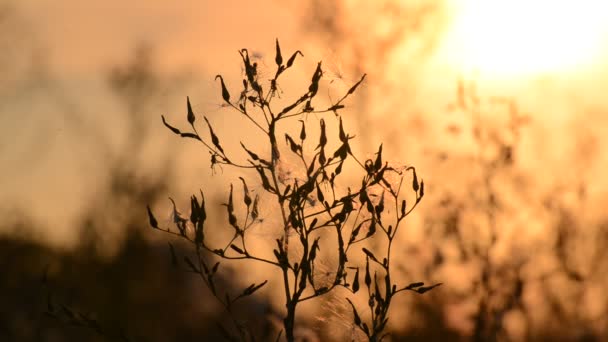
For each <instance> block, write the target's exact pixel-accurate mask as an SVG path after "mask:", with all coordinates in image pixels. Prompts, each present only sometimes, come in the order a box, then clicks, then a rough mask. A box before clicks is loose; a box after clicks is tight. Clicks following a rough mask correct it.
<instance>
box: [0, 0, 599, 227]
mask: <svg viewBox="0 0 608 342" xmlns="http://www.w3.org/2000/svg"><path fill="white" fill-rule="evenodd" d="M471 1H473V0H471ZM419 3H421V2H419V1H401V2H397V1H384V2H383V4H384V5H382V6H385V7H387V8H388V7H389V6H388V5H387V4H392V5H391V6H394V7H395V9H392V10H391V11H393V12H390V11H388V10H386V8H384V7H382V6H377V7H374V6H373V5H370V4H367V5H365V8H364V10H362V8H363V7H362V6H363V4H362V3H360V2H357V1H351V2H344V5H343V6H342V7H340V10H341V12H340V16H337V17H334V20H335V24H336V26H337V27H338V28H339V31H340V34H342V35H343V41H341V44H337V46H334V48H335V49H333V48H329V47H328V46H327V45H328V44H324V43H323V42H325V40H324V39H325V38H326V37H324V35H323V34H322V33H323V32H320V30H321V31H322V29H320V28H309V27H306V26H305V24H304V22H305V21H304V20H305V19H306V18H305V17H304V15H305V13H309V12H304V11H303V10H302V6H300V3H298V2H295V1H294V2H290V3H288V4H286V3H284V2H280V1H276V0H261V1H255V2H254V1H245V0H239V1H237V0H230V1H222V2H216V1H181V2H176V3H170V4H169V3H167V2H166V1H160V0H134V1H128V2H125V1H117V0H114V1H107V0H105V1H101V0H99V1H76V0H63V1H51V0H20V1H13V3H12V6H13V7H14V8H15V9H16V11H15V13H16V16H15V22H17V23H20V24H18V25H17V26H18V27H19V28H25V29H26V30H23V31H21V30H17V31H16V32H20V34H22V35H23V37H24V38H23V39H24V41H25V42H21V43H19V44H25V45H24V46H27V44H28V41H30V40H31V41H32V42H33V44H34V45H36V46H38V49H30V50H31V51H33V52H32V53H33V54H34V55H36V53H38V54H42V56H39V57H38V59H39V60H40V61H42V62H43V63H42V64H43V65H46V69H45V70H47V72H48V74H49V76H48V77H50V78H51V79H53V80H54V81H53V82H56V83H53V87H52V89H44V90H40V89H38V90H35V89H34V90H31V88H27V89H30V90H31V91H32V95H31V96H29V97H24V96H23V94H24V93H23V92H21V93H19V94H21V95H22V96H21V97H20V96H18V95H19V94H18V93H16V91H15V89H16V88H14V87H13V88H11V87H9V88H6V89H3V88H0V91H4V93H0V97H5V99H8V100H9V101H5V104H4V105H3V106H2V107H0V114H1V115H2V116H3V117H5V118H8V120H5V122H4V123H3V125H2V128H0V133H1V138H0V144H1V145H0V152H1V156H0V163H1V164H2V165H6V167H3V170H2V173H3V175H4V176H3V177H2V180H0V187H2V188H3V189H5V190H4V192H3V195H1V197H0V200H2V201H5V202H7V201H10V202H13V201H16V205H17V206H23V205H27V206H31V207H33V208H35V209H33V211H34V212H36V214H35V216H36V217H38V218H39V219H41V220H42V221H45V222H47V223H48V224H49V225H55V226H57V227H58V228H56V230H57V231H62V230H65V231H70V229H71V228H70V224H69V222H72V221H73V220H74V217H75V216H74V215H75V214H76V213H77V212H78V204H79V203H81V202H82V201H83V200H84V201H86V198H88V197H87V196H91V195H90V189H91V187H93V188H94V187H95V186H96V180H95V177H96V176H97V175H98V172H99V171H98V168H99V166H100V165H101V164H102V163H101V162H100V161H99V160H95V158H93V157H91V156H90V153H88V152H87V147H86V145H78V144H76V145H75V144H74V143H73V139H74V135H75V133H74V132H71V131H70V130H69V129H67V128H66V127H67V126H66V121H65V120H71V119H69V118H74V117H77V118H80V119H82V120H84V121H85V122H89V123H92V124H93V125H98V124H100V123H103V122H106V121H108V120H107V119H106V118H104V117H103V116H101V115H100V113H114V115H116V116H117V117H118V116H119V110H118V108H119V107H118V106H119V105H118V104H117V103H116V99H115V98H113V97H112V96H111V94H109V93H108V90H107V89H105V88H104V84H103V78H102V74H101V72H103V71H107V70H108V69H109V68H110V67H111V66H113V65H116V64H123V63H124V62H125V61H126V60H127V58H128V57H129V56H131V55H132V52H133V49H134V46H135V45H136V44H138V43H141V42H144V43H148V44H150V45H151V46H153V48H154V51H155V52H156V58H157V59H156V63H157V65H158V66H159V67H160V68H161V69H162V70H164V71H166V72H170V71H182V72H184V71H185V72H189V73H190V74H191V75H197V76H196V77H205V80H204V81H201V83H199V84H196V85H190V86H189V87H190V88H189V89H190V90H189V92H188V94H191V95H192V96H193V98H194V99H195V100H194V101H193V102H195V103H196V104H197V108H201V109H206V108H209V107H210V106H209V105H208V103H209V102H210V101H212V100H210V98H212V97H211V96H210V98H206V96H207V95H201V96H198V95H197V96H194V95H196V94H203V93H204V91H203V90H209V89H210V88H211V89H214V88H212V87H214V86H215V83H213V82H212V81H210V80H207V79H208V78H209V77H208V76H209V75H213V74H215V73H217V72H221V73H223V74H230V73H231V72H234V71H235V68H237V65H238V64H237V63H238V55H237V54H236V51H237V49H239V48H242V47H246V46H248V47H251V48H253V49H255V50H259V51H262V52H265V54H266V55H272V48H273V41H274V38H275V37H278V38H279V39H280V40H281V41H282V42H283V46H284V48H285V49H286V50H288V51H292V50H293V49H296V48H299V49H302V50H304V51H305V56H306V58H305V60H306V62H305V63H304V64H303V65H312V64H313V63H314V62H315V61H316V60H317V59H319V58H326V56H331V55H338V57H337V58H338V61H341V62H343V64H344V65H345V66H347V67H348V66H353V65H354V66H355V69H357V70H364V71H365V72H368V74H369V78H368V88H366V94H365V98H366V101H367V102H366V103H367V104H366V105H365V106H364V107H361V108H359V109H354V110H355V111H359V112H358V114H357V116H355V117H358V118H363V116H362V115H364V114H365V115H367V117H368V120H372V119H369V118H374V119H373V124H374V125H375V126H370V127H375V128H376V129H378V128H381V130H379V131H382V132H383V133H386V135H387V136H389V137H388V138H387V139H389V138H390V139H393V138H394V137H393V136H397V137H398V133H397V130H396V129H397V128H396V127H395V126H394V125H391V123H390V119H389V118H388V117H387V115H388V113H391V112H394V108H395V107H396V106H399V107H397V108H399V109H400V115H401V118H402V119H403V120H404V122H409V123H410V124H411V123H415V122H424V121H425V120H426V122H430V123H433V124H431V125H429V124H427V125H425V126H424V125H423V126H424V127H426V128H425V129H426V130H422V129H420V130H419V129H414V130H413V132H412V134H410V135H409V137H410V138H412V139H413V137H415V136H416V134H421V135H422V134H444V131H443V130H442V129H443V128H442V127H443V126H444V125H445V124H446V121H449V120H448V119H446V118H447V117H446V115H445V108H446V106H447V105H448V103H449V102H451V101H453V99H454V94H455V84H456V80H457V78H458V76H459V75H464V76H465V77H474V76H475V74H474V73H471V72H470V70H467V71H466V72H465V71H463V70H458V67H456V66H455V63H454V59H456V60H458V58H462V55H459V57H458V58H455V57H454V54H453V52H451V51H452V50H449V48H454V46H453V45H450V44H447V45H446V46H447V48H443V45H441V44H438V45H436V44H429V45H430V48H429V49H428V50H425V49H423V47H424V43H423V42H424V41H426V40H431V39H434V38H433V37H435V35H439V34H442V31H441V30H442V29H445V28H446V27H448V26H449V24H452V23H454V22H456V21H455V17H454V13H455V12H449V11H448V12H445V13H439V14H438V15H436V16H431V19H430V21H429V22H427V23H424V22H423V23H420V24H416V25H413V24H412V25H411V27H410V26H408V25H405V24H404V25H402V26H403V27H405V28H403V29H404V30H405V31H406V32H407V33H408V34H409V35H396V36H394V37H392V38H390V39H388V38H386V37H391V36H390V34H391V29H393V28H394V27H400V25H401V24H403V22H405V21H406V20H410V19H411V18H404V17H400V16H399V15H397V16H394V17H391V16H390V15H389V16H384V17H382V16H380V15H381V14H382V15H385V14H386V13H389V14H390V13H394V12H395V13H401V12H399V11H400V10H403V8H408V7H407V6H409V5H411V4H419ZM437 3H438V4H442V3H448V2H446V1H443V2H442V1H437ZM412 6H413V5H412ZM446 8H449V6H448V7H446ZM383 11H385V12H383ZM444 11H445V9H444ZM439 12H441V11H439ZM403 13H406V12H403ZM514 13H517V11H515V12H514ZM606 13H608V12H606ZM541 14H542V13H541ZM330 16H331V14H330ZM376 18H380V19H376ZM374 20H375V21H374ZM433 20H434V21H433ZM514 21H517V19H514ZM539 21H541V22H542V20H541V19H539ZM17 36H19V35H17ZM17 36H15V37H17ZM524 36H525V35H524ZM7 37H8V38H7ZM11 37H12V36H5V37H4V38H3V37H2V34H0V42H1V41H2V40H1V39H5V41H6V42H9V45H11V46H12V44H13V43H15V44H16V41H15V40H14V39H13V38H11ZM519 37H522V35H521V34H520V35H519ZM385 38H386V39H388V41H387V42H383V41H381V40H382V39H385ZM461 38H462V37H461ZM456 41H458V40H456ZM421 42H422V43H421ZM15 46H20V45H15ZM386 46H390V47H391V48H390V49H389V50H387V52H386V53H385V54H384V53H377V54H374V52H376V51H374V49H380V48H382V47H386ZM412 46H417V47H418V49H419V50H420V51H423V50H424V51H426V52H419V53H417V52H416V50H415V49H414V48H412ZM460 47H461V48H462V45H461V46H460ZM366 48H367V50H365V49H366ZM446 49H447V50H446ZM331 50H336V51H337V52H336V53H335V54H333V53H332V54H330V53H328V51H331ZM28 51H29V50H28ZM36 51H38V52H36ZM361 51H363V52H361ZM378 51H379V50H378ZM461 52H462V51H461ZM558 52H559V51H558ZM468 53H471V52H468ZM465 56H466V55H465ZM20 58H21V57H19V56H17V57H14V59H13V60H11V61H9V62H10V63H13V64H14V65H22V64H23V63H22V62H23V61H20ZM332 58H333V57H332ZM269 61H270V62H271V65H272V57H270V58H269ZM0 62H1V60H0ZM306 63H308V64H306ZM325 65H328V66H329V63H328V64H325ZM490 65H491V63H490ZM43 69H44V68H43ZM482 69H483V68H482ZM17 71H18V72H17ZM17 71H15V74H16V75H20V76H19V77H22V78H23V79H25V78H27V77H30V76H28V75H31V74H30V71H28V70H27V68H25V67H24V69H23V70H21V69H18V70H17ZM482 71H483V72H482V73H481V74H479V75H478V81H479V82H480V84H481V88H480V91H481V92H482V93H483V94H485V95H497V94H500V95H508V96H515V97H517V99H518V101H520V102H521V104H522V106H523V108H525V109H527V110H528V112H531V113H533V114H534V115H533V116H534V117H533V118H534V120H533V121H534V122H535V125H536V129H538V130H539V132H540V133H539V134H541V133H542V134H547V137H544V138H543V139H536V140H535V139H530V140H529V141H526V143H527V144H528V145H526V146H528V147H529V149H528V150H527V152H526V153H528V156H527V158H529V160H530V162H531V163H532V164H530V168H531V169H534V168H537V167H539V165H542V163H545V162H552V163H553V162H555V163H557V165H561V164H560V163H565V162H564V161H563V160H562V159H563V152H562V151H560V150H558V149H555V148H552V147H554V146H556V145H555V144H549V146H544V145H543V144H544V143H546V142H547V139H554V138H552V137H553V135H552V134H553V133H554V131H555V130H564V129H567V128H568V127H569V125H571V124H572V123H571V120H572V119H573V118H577V117H579V118H580V117H586V116H588V117H589V121H591V122H595V123H596V124H595V125H593V124H588V125H587V126H590V127H585V129H590V130H593V131H594V134H595V135H597V136H599V137H601V136H606V134H604V133H606V132H605V130H606V123H605V121H603V120H604V119H603V118H604V117H605V115H602V113H604V112H605V109H606V101H605V96H604V94H603V91H600V90H601V89H603V87H602V86H603V85H605V84H606V80H607V79H608V68H607V67H606V66H605V65H602V64H593V65H592V66H586V67H585V68H584V69H582V70H581V71H580V72H574V73H573V72H568V73H560V72H555V71H554V70H553V71H551V72H549V73H547V72H545V71H543V72H542V73H540V74H538V75H536V74H533V73H532V74H525V75H524V76H520V77H518V78H517V79H515V80H513V79H511V80H509V82H504V80H501V81H497V80H496V77H495V76H492V72H488V70H487V69H486V70H485V71H484V70H482ZM350 76H351V78H353V79H354V78H355V77H356V76H355V75H352V74H351V75H350ZM199 80H200V79H199ZM15 82H16V83H15V84H18V83H20V80H15ZM0 85H1V83H0ZM184 96H185V95H182V94H180V96H177V95H167V97H166V98H164V99H163V98H161V99H159V101H157V102H158V103H161V104H160V105H159V107H157V108H156V109H155V110H156V111H157V112H154V113H152V114H151V117H152V118H154V119H156V118H157V117H158V116H159V115H160V114H163V113H181V111H182V110H183V108H182V107H183V97H184ZM429 99H432V101H431V100H429ZM547 99H551V101H548V102H547V101H546V100H547ZM404 100H405V101H404ZM420 113H424V116H423V118H424V119H420V118H419V117H418V116H416V115H414V114H420ZM104 115H106V114H104ZM175 115H177V114H175ZM175 117H178V116H175ZM117 120H120V118H117ZM408 120H410V121H408ZM416 120H418V121H416ZM420 120H422V121H420ZM582 122H583V123H582V124H581V125H583V126H584V122H585V120H582ZM579 124H580V123H579ZM99 127H101V126H99ZM353 127H357V126H356V125H355V124H353ZM414 127H416V126H414ZM421 127H422V126H421ZM119 130H120V129H119ZM433 130H435V131H433ZM105 131H106V133H104V134H106V135H107V134H110V133H108V132H109V131H110V130H109V129H107V128H106V129H105ZM41 132H44V133H45V135H43V137H44V138H43V141H42V143H41V142H40V141H36V136H37V135H39V133H41ZM155 132H158V134H159V135H161V134H163V135H161V136H162V137H166V136H165V135H164V133H166V132H164V130H163V129H162V127H160V126H159V127H157V131H155ZM563 132H564V133H563V134H562V137H567V138H568V139H570V138H572V139H574V138H573V136H574V133H573V132H568V131H563ZM391 134H392V135H393V136H390V135H391ZM109 136H112V135H109ZM120 139H121V138H113V139H110V140H112V141H113V142H112V144H116V145H117V146H119V145H120ZM379 139H380V137H378V139H376V140H374V141H379ZM404 139H406V138H404ZM560 139H561V138H560ZM565 140H566V139H561V140H559V141H558V142H557V143H556V144H567V143H566V142H565ZM441 141H443V143H442V142H441ZM446 141H448V140H441V139H432V141H429V143H428V145H429V148H431V147H432V148H435V147H442V146H444V145H454V144H453V143H450V142H447V143H446ZM568 141H570V140H568ZM397 145H399V144H397ZM41 146H42V147H44V148H41ZM600 146H602V147H601V149H600V150H601V151H602V152H605V151H604V147H603V146H605V142H603V143H601V144H600ZM543 149H544V153H543V158H542V159H539V158H538V156H537V153H538V150H543ZM400 152H401V151H396V152H394V153H400ZM526 153H524V155H525V154H526ZM601 155H606V154H605V153H603V154H600V156H601ZM82 156H86V157H84V161H83V157H82ZM411 157H412V158H413V159H414V160H413V162H416V163H424V164H427V165H431V164H432V161H430V160H427V159H425V158H424V155H419V154H412V155H411ZM601 158H604V159H601ZM601 158H600V159H601V160H605V159H606V157H601ZM31 159H33V160H34V161H35V162H33V161H32V160H31ZM533 162H536V163H537V164H539V165H536V164H534V163H533ZM100 163H101V164H100ZM30 165H35V167H33V168H32V167H30ZM427 167H428V166H427ZM593 170H596V169H593ZM593 172H595V173H594V174H599V173H597V172H598V171H593ZM49 179H52V181H49ZM189 185H190V184H189ZM97 186H99V185H97ZM183 187H184V191H186V190H185V189H187V185H183ZM59 199H60V202H62V203H63V208H61V209H59V208H52V209H45V208H47V207H46V206H45V205H44V203H54V202H57V201H58V200H59ZM10 206H11V205H8V207H10ZM65 222H68V224H63V223H65Z"/></svg>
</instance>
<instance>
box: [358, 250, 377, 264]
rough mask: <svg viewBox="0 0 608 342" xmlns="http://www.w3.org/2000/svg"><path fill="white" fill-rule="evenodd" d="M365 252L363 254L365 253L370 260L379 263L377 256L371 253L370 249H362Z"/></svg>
mask: <svg viewBox="0 0 608 342" xmlns="http://www.w3.org/2000/svg"><path fill="white" fill-rule="evenodd" d="M361 249H362V250H363V253H365V254H366V255H367V256H368V257H369V258H370V259H372V260H374V261H375V262H378V259H376V256H375V255H374V253H372V252H370V251H369V249H367V248H365V247H363V248H361Z"/></svg>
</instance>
